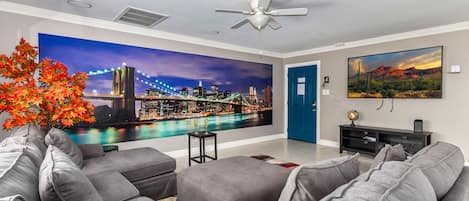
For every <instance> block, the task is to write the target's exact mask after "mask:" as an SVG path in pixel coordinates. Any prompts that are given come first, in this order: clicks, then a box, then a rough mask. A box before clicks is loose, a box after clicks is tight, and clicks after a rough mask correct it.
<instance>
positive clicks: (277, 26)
mask: <svg viewBox="0 0 469 201" xmlns="http://www.w3.org/2000/svg"><path fill="white" fill-rule="evenodd" d="M268 25H269V27H270V28H272V29H273V30H277V29H280V28H282V25H281V24H280V23H278V22H277V20H275V19H274V18H270V21H269V23H268Z"/></svg>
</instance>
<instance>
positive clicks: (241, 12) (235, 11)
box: [215, 9, 253, 15]
mask: <svg viewBox="0 0 469 201" xmlns="http://www.w3.org/2000/svg"><path fill="white" fill-rule="evenodd" d="M215 12H218V13H239V14H244V15H251V14H253V13H252V12H249V11H244V10H232V9H216V10H215Z"/></svg>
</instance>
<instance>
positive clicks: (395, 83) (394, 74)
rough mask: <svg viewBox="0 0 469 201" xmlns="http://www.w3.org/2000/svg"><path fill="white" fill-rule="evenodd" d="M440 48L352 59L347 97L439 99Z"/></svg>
mask: <svg viewBox="0 0 469 201" xmlns="http://www.w3.org/2000/svg"><path fill="white" fill-rule="evenodd" d="M442 64H443V46H438V47H429V48H422V49H415V50H407V51H400V52H391V53H384V54H376V55H368V56H359V57H351V58H349V59H348V90H347V94H348V95H347V96H348V98H441V97H442V66H443V65H442Z"/></svg>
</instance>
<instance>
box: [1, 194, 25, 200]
mask: <svg viewBox="0 0 469 201" xmlns="http://www.w3.org/2000/svg"><path fill="white" fill-rule="evenodd" d="M0 201H25V199H24V198H23V196H21V195H14V196H9V197H3V198H0Z"/></svg>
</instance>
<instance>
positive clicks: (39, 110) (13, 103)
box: [0, 39, 95, 129]
mask: <svg viewBox="0 0 469 201" xmlns="http://www.w3.org/2000/svg"><path fill="white" fill-rule="evenodd" d="M37 56H38V51H37V47H33V46H32V45H31V44H29V43H28V42H27V41H26V40H24V39H21V40H20V43H19V45H17V46H16V47H15V52H13V53H12V54H11V56H6V55H3V54H2V55H0V76H2V77H5V78H9V79H10V80H12V81H11V82H4V83H1V84H0V113H3V112H7V113H9V114H10V117H9V118H7V119H6V120H5V123H4V124H3V128H5V129H12V128H14V127H18V126H22V125H25V124H28V123H35V124H39V125H41V126H44V127H49V128H51V127H58V126H66V127H70V126H73V125H74V124H75V123H78V122H87V123H92V122H94V121H95V118H94V106H93V105H92V104H91V103H89V102H87V101H85V100H83V90H84V88H85V80H86V78H87V75H86V74H85V73H81V72H78V73H76V74H75V75H73V76H70V75H69V74H68V70H67V67H66V66H65V65H64V64H62V63H60V62H57V61H53V60H50V59H43V60H42V61H40V62H37ZM37 72H39V78H37V79H36V78H35V73H37Z"/></svg>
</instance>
